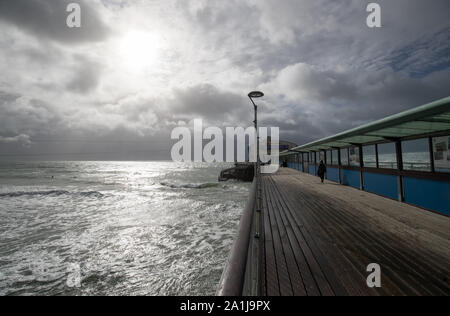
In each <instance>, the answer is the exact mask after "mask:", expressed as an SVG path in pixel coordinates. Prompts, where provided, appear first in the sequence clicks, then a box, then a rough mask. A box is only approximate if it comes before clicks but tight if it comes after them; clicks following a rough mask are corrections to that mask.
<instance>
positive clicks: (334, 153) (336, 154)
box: [331, 150, 339, 166]
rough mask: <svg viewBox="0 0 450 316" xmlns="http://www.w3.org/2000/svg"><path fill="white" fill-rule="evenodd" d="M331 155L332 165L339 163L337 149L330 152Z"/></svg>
mask: <svg viewBox="0 0 450 316" xmlns="http://www.w3.org/2000/svg"><path fill="white" fill-rule="evenodd" d="M331 155H332V163H331V164H332V165H334V166H337V165H338V164H339V157H338V151H337V150H333V152H332V153H331Z"/></svg>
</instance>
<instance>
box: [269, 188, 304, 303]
mask: <svg viewBox="0 0 450 316" xmlns="http://www.w3.org/2000/svg"><path fill="white" fill-rule="evenodd" d="M274 193H275V191H274V190H269V191H267V192H266V194H268V198H270V199H271V200H272V203H273V204H272V205H273V206H274V209H275V210H276V211H275V212H274V215H275V220H276V222H277V226H278V230H279V233H280V237H281V243H282V246H283V252H284V255H285V258H286V264H287V268H288V272H289V276H290V279H291V286H292V290H293V294H294V296H305V295H306V294H307V292H306V289H305V286H304V284H303V278H302V276H301V274H300V271H299V268H298V266H297V262H296V260H295V257H294V252H293V248H292V246H291V240H290V239H289V237H288V233H287V230H292V229H291V227H290V226H291V225H290V223H289V222H287V221H285V222H283V221H282V219H281V213H282V208H281V207H280V202H279V200H278V198H279V197H278V196H275V195H274ZM294 242H296V240H295V239H294Z"/></svg>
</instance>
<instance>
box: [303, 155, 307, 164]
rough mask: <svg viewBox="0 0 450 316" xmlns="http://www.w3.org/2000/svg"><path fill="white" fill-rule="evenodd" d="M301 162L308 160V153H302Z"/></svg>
mask: <svg viewBox="0 0 450 316" xmlns="http://www.w3.org/2000/svg"><path fill="white" fill-rule="evenodd" d="M303 162H308V154H303Z"/></svg>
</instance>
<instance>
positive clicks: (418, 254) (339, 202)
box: [268, 172, 450, 295]
mask: <svg viewBox="0 0 450 316" xmlns="http://www.w3.org/2000/svg"><path fill="white" fill-rule="evenodd" d="M293 174H295V176H293ZM268 180H269V181H271V184H269V185H270V191H271V192H270V194H271V195H272V199H273V203H274V204H276V208H275V209H277V210H279V213H274V215H275V221H276V222H277V224H278V226H279V228H278V229H279V234H280V236H281V239H282V241H283V243H286V242H287V243H289V245H290V248H291V250H292V252H293V253H294V258H295V261H296V262H297V265H298V267H299V270H300V267H301V266H302V265H301V264H300V262H301V256H298V255H297V252H298V248H297V249H294V248H295V247H296V246H295V245H297V246H298V247H299V248H300V249H301V251H300V252H301V253H302V254H303V255H304V258H305V259H308V260H305V261H307V263H308V265H310V264H311V262H312V263H313V265H312V266H311V269H308V270H310V271H313V273H311V275H312V276H314V278H315V280H316V281H317V280H320V278H321V275H320V273H322V275H324V276H325V278H326V281H327V282H329V284H331V287H332V288H333V291H334V292H336V294H338V295H344V294H345V292H348V293H350V294H352V295H354V294H355V293H356V294H358V293H359V294H362V295H374V294H382V295H386V294H391V295H404V294H407V295H436V294H437V295H449V294H450V287H449V283H448V275H449V273H450V267H449V262H450V260H448V259H449V254H450V238H449V232H450V225H449V223H450V222H449V219H448V218H445V217H440V216H439V215H435V214H427V213H424V212H426V211H424V210H419V209H417V208H414V207H411V206H405V205H404V204H400V203H398V204H397V203H396V202H395V204H394V202H393V201H390V200H387V199H384V198H382V197H379V196H373V195H368V194H367V193H365V192H361V191H357V190H354V189H350V188H345V187H342V186H339V185H331V184H329V185H322V186H321V185H319V184H318V183H316V182H315V181H314V180H316V179H315V178H313V177H311V176H309V175H305V174H301V173H297V172H295V173H294V172H290V173H281V174H277V175H275V176H273V177H270V178H268ZM294 180H295V181H294ZM272 191H273V192H272ZM338 192H339V193H338ZM362 196H364V199H362V198H361V197H362ZM368 201H370V204H369V203H368ZM396 208H399V209H401V211H400V210H397V209H396ZM402 212H410V213H411V214H414V216H412V217H411V216H410V217H406V216H405V215H403V214H404V213H402ZM406 214H408V213H406ZM397 227H400V228H401V229H400V230H399V229H398V228H397ZM283 234H285V235H286V236H284V237H283ZM415 236H417V237H419V238H420V239H419V241H420V242H419V243H417V241H416V240H415V239H412V238H411V237H415ZM293 239H297V243H295V242H293ZM425 245H426V247H425ZM284 247H285V249H286V246H284ZM303 251H305V252H306V253H303ZM308 251H309V252H310V255H311V254H312V257H311V256H308V255H307V253H308ZM285 252H286V253H287V251H286V250H285ZM312 258H314V260H316V264H318V265H319V269H318V270H317V267H316V269H314V260H312ZM286 260H292V258H290V259H287V258H286ZM371 260H372V261H374V262H376V263H380V264H381V265H382V275H383V288H382V289H379V290H377V291H373V290H368V291H366V290H365V289H364V287H363V286H362V284H361V279H362V277H363V276H364V275H363V274H362V273H361V271H364V268H365V267H364V265H366V264H367V263H368V262H369V263H370V261H371ZM331 262H332V263H337V262H339V264H338V265H337V266H333V265H332V264H330V263H331ZM291 266H292V264H291ZM343 266H346V267H347V268H343ZM288 267H289V265H288ZM308 268H310V266H308ZM303 270H305V269H303ZM300 274H301V276H302V277H303V282H304V283H305V287H306V290H307V292H308V287H307V285H306V283H307V278H305V274H304V271H303V272H302V271H300ZM306 275H307V274H306ZM319 282H320V281H319ZM319 282H318V283H319ZM322 285H323V284H322ZM339 286H343V288H342V289H339ZM342 290H343V291H342ZM322 294H323V293H322Z"/></svg>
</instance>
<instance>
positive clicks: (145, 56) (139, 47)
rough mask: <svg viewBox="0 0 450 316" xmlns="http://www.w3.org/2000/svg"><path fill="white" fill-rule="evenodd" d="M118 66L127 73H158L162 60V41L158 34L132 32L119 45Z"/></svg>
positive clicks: (119, 41) (126, 34)
mask: <svg viewBox="0 0 450 316" xmlns="http://www.w3.org/2000/svg"><path fill="white" fill-rule="evenodd" d="M117 52H118V55H117V58H118V59H119V60H118V65H119V66H120V68H122V69H124V70H125V71H129V72H132V73H144V72H149V71H150V72H151V71H156V68H157V66H158V64H159V63H160V62H161V58H162V41H161V38H160V37H159V36H158V34H156V33H151V32H144V31H140V30H132V31H129V32H127V33H125V34H124V36H123V37H122V38H120V39H119V40H118V43H117Z"/></svg>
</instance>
